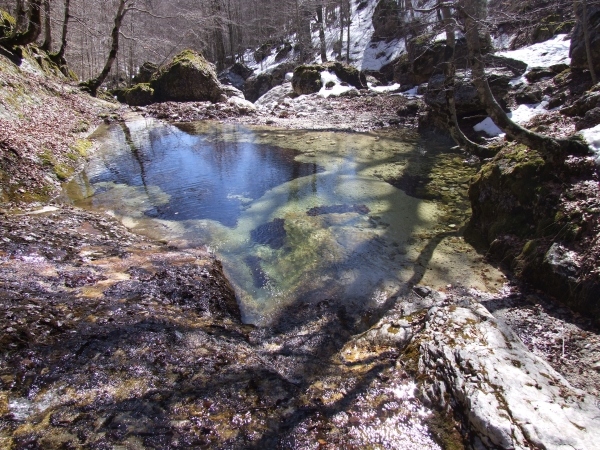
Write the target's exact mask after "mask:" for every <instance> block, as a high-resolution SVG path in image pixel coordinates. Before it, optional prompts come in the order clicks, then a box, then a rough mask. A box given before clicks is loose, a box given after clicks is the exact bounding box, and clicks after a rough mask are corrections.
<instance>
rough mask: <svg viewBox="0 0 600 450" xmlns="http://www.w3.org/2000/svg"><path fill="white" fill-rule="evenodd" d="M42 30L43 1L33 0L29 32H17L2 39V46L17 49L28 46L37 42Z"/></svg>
mask: <svg viewBox="0 0 600 450" xmlns="http://www.w3.org/2000/svg"><path fill="white" fill-rule="evenodd" d="M41 29H42V0H31V6H30V11H29V25H28V26H27V30H25V31H23V32H17V33H16V34H14V35H12V36H7V37H3V38H0V45H2V46H4V47H15V46H17V45H28V44H31V43H33V42H35V41H36V39H37V38H38V37H39V35H40V31H41Z"/></svg>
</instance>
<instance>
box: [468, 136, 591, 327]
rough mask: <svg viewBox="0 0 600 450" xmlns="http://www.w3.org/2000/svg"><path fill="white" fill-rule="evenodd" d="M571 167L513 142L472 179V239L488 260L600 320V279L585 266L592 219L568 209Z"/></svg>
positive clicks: (470, 196)
mask: <svg viewBox="0 0 600 450" xmlns="http://www.w3.org/2000/svg"><path fill="white" fill-rule="evenodd" d="M564 170H566V168H561V167H560V166H559V167H557V166H556V165H555V164H553V163H551V162H549V161H546V160H545V159H544V158H543V157H542V155H541V154H540V153H538V152H537V151H535V150H532V149H530V148H527V147H525V146H523V145H521V144H516V143H509V144H506V145H505V146H504V148H503V149H502V150H501V151H500V152H499V153H498V154H497V155H496V156H495V157H494V158H493V159H492V160H491V161H490V162H488V163H487V164H485V165H484V166H483V167H482V168H481V170H480V171H479V173H478V174H477V175H476V176H475V177H473V179H472V181H471V185H470V188H469V199H470V200H471V208H472V217H471V221H470V223H469V232H468V233H467V237H468V238H470V239H471V240H476V239H481V238H483V241H484V242H483V243H484V244H485V245H487V246H489V252H488V255H489V256H491V257H493V258H495V259H497V260H498V261H500V262H502V263H503V264H504V265H505V266H507V267H509V268H510V269H511V270H512V271H513V272H514V273H515V274H516V275H517V276H518V277H520V278H521V279H523V280H525V281H528V282H530V283H532V284H534V285H535V286H537V287H538V288H540V289H542V290H544V291H545V292H547V293H548V294H550V295H553V296H555V297H556V298H557V299H558V300H559V301H561V302H563V303H565V304H568V305H569V306H571V307H573V308H575V309H576V310H578V311H581V312H585V313H591V314H592V316H593V317H595V318H596V320H600V276H599V275H598V274H597V273H595V272H594V271H590V270H589V268H588V269H586V267H585V263H584V261H585V258H584V257H583V256H582V254H583V253H582V248H583V246H582V244H581V242H582V241H581V239H582V234H584V231H585V230H588V229H591V227H592V224H591V222H590V219H586V217H585V215H583V214H579V213H577V212H576V211H575V212H573V211H571V212H569V211H570V210H568V209H567V210H565V209H564V208H563V206H561V205H562V202H563V201H564V196H565V195H569V194H565V187H566V186H565V184H564V181H563V180H564V179H568V178H569V175H568V173H563V171H564Z"/></svg>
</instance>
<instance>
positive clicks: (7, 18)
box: [0, 9, 17, 37]
mask: <svg viewBox="0 0 600 450" xmlns="http://www.w3.org/2000/svg"><path fill="white" fill-rule="evenodd" d="M16 24H17V21H16V20H15V18H14V17H13V16H11V15H10V14H9V13H8V12H6V11H4V10H3V9H0V37H2V36H8V35H10V34H11V33H12V31H13V30H14V27H15V26H16Z"/></svg>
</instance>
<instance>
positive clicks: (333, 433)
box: [0, 207, 600, 449]
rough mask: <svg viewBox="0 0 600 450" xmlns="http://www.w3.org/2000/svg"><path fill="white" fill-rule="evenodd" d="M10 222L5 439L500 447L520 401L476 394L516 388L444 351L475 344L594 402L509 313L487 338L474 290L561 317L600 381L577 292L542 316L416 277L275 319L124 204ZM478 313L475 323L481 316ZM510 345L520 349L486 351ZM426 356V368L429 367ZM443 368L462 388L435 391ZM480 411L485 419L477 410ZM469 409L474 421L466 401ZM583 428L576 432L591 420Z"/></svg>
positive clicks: (0, 406)
mask: <svg viewBox="0 0 600 450" xmlns="http://www.w3.org/2000/svg"><path fill="white" fill-rule="evenodd" d="M2 223H3V225H4V226H3V227H2V229H1V230H0V233H1V235H0V280H1V282H0V308H1V310H2V314H1V315H0V326H1V327H2V330H3V334H2V347H3V348H4V349H6V350H5V351H4V352H3V353H2V355H1V356H0V357H1V365H0V367H1V369H0V380H1V384H0V414H1V416H0V424H1V427H0V443H1V444H2V446H3V447H5V448H11V447H13V448H29V447H34V448H39V447H41V448H48V449H53V448H68V447H82V448H98V449H101V448H107V447H109V448H110V447H113V446H137V447H141V448H189V447H194V446H196V447H219V448H223V447H230V448H261V449H262V448H299V449H304V448H312V447H323V448H365V446H371V445H375V446H380V447H382V448H415V449H421V448H432V449H437V448H447V447H448V446H450V445H454V446H458V448H461V447H462V446H463V445H468V444H469V443H471V442H483V443H484V444H487V447H488V448H493V447H494V445H495V443H497V442H501V443H504V440H503V439H508V438H506V436H505V434H503V433H504V432H503V431H502V430H504V428H502V427H503V425H502V424H505V423H508V422H507V420H508V421H509V422H510V420H513V419H510V420H509V419H506V417H505V416H504V415H503V414H504V413H503V411H504V409H503V408H504V406H503V404H501V405H500V406H498V404H497V403H495V402H480V403H477V405H479V406H481V408H480V409H478V408H473V407H472V405H473V404H474V403H469V402H471V400H470V399H475V400H476V399H478V398H484V397H485V396H486V395H487V396H488V397H489V394H490V392H494V393H498V392H499V393H500V394H498V395H505V394H504V393H503V391H501V390H499V389H498V388H497V386H496V384H495V383H497V382H498V380H497V379H495V378H494V379H492V378H485V377H490V376H492V375H490V374H491V373H492V370H491V369H490V367H488V366H486V367H488V368H487V369H486V370H485V371H483V370H482V371H481V372H482V374H483V375H482V376H483V377H484V381H485V380H487V381H485V383H487V384H485V383H483V382H481V383H480V382H477V383H475V382H471V381H469V380H470V378H469V377H473V376H475V377H478V375H477V371H476V370H475V368H474V367H475V366H473V367H471V366H467V367H469V370H470V371H471V372H473V373H471V372H469V374H468V377H467V378H465V377H466V375H464V373H463V372H464V370H465V369H464V367H463V366H464V364H463V365H460V364H458V363H457V362H456V361H457V360H455V359H452V358H450V359H448V360H445V359H444V358H445V356H443V355H454V354H455V353H456V352H458V351H459V349H460V348H461V345H463V344H464V345H465V346H467V347H469V348H476V349H479V350H477V352H475V354H474V356H473V355H472V356H473V357H477V358H478V359H477V361H479V362H480V363H481V364H484V363H485V364H488V363H489V364H492V362H490V361H492V360H493V362H494V364H493V370H495V371H496V372H495V373H501V371H502V370H508V369H510V370H514V371H516V372H515V373H514V374H513V373H511V374H512V375H514V376H517V374H520V375H518V376H522V377H530V378H531V377H534V375H531V370H530V368H529V366H528V364H529V363H528V362H527V361H529V360H531V361H533V362H531V364H532V367H538V366H539V365H541V367H544V368H545V369H544V370H546V369H547V372H544V373H548V374H550V378H546V377H544V376H541V378H540V377H537V378H535V381H536V382H537V383H538V384H537V385H534V386H533V387H531V386H529V385H527V384H524V385H523V386H525V387H524V389H535V391H536V392H537V391H539V389H542V390H543V392H550V393H552V395H553V396H558V395H559V394H557V392H560V393H565V392H566V393H567V394H568V395H569V396H568V397H567V398H566V399H565V398H563V397H560V396H558V397H557V398H555V400H556V402H557V404H562V403H564V404H565V405H564V406H565V407H567V408H571V410H572V411H576V412H577V414H579V415H578V416H577V418H575V419H571V420H575V421H576V424H577V425H580V426H581V427H588V425H589V424H588V423H587V422H585V420H584V419H582V418H581V417H584V416H581V414H583V413H582V412H581V411H583V410H585V411H587V409H586V408H588V406H589V403H588V400H587V399H588V397H585V396H584V395H583V393H582V392H581V391H578V390H574V389H573V388H571V387H570V386H569V385H568V384H566V382H564V380H562V378H561V377H560V375H558V374H556V373H555V372H553V371H552V369H551V368H549V367H547V365H545V363H541V362H540V361H539V360H535V358H534V357H532V356H531V355H529V354H528V353H527V352H526V351H525V349H522V344H521V343H520V342H519V341H518V339H517V338H516V337H514V336H513V335H511V334H510V333H509V332H508V331H506V335H507V336H508V337H507V341H503V342H508V344H507V343H498V342H496V341H493V342H492V341H490V340H488V341H485V340H484V339H483V338H482V336H484V335H485V336H489V333H491V332H492V331H494V330H495V328H494V325H490V323H494V319H492V318H491V316H490V315H489V313H487V312H486V311H485V310H484V309H483V307H482V306H481V305H480V304H478V302H481V303H482V304H485V305H486V306H488V308H490V309H491V310H493V311H494V313H495V314H496V315H497V316H498V317H501V318H503V320H505V321H506V322H509V323H510V325H511V326H512V327H513V328H514V329H516V330H518V331H517V333H518V334H519V336H521V337H530V338H531V337H533V335H534V334H533V333H532V330H537V329H538V328H537V327H539V326H544V327H545V326H546V324H548V323H550V324H552V327H553V328H552V329H557V328H563V329H565V330H568V332H567V333H565V334H563V335H562V338H563V339H566V349H567V355H568V357H567V358H566V359H565V358H558V360H556V361H553V362H555V363H557V365H556V368H557V369H558V370H560V371H561V372H562V373H563V374H564V375H565V376H567V378H568V379H569V380H571V381H572V382H574V383H575V384H576V385H577V386H579V385H582V384H584V385H585V384H586V381H585V380H588V381H587V386H586V387H587V390H588V392H592V393H593V392H597V389H598V387H599V386H600V383H599V378H600V376H599V375H598V374H596V375H595V377H596V378H590V376H589V375H590V374H591V373H594V374H595V373H596V372H595V370H596V369H594V367H595V366H594V364H595V363H597V361H596V360H595V359H594V358H596V359H598V358H597V357H598V350H600V341H599V340H598V334H597V332H596V331H594V329H593V328H591V327H588V328H585V327H583V325H582V323H578V322H577V320H576V318H575V317H574V316H572V315H571V316H569V314H567V313H566V310H565V311H563V313H561V314H558V315H555V314H552V313H551V309H543V313H542V315H541V317H539V315H538V314H537V313H535V311H536V308H539V306H536V305H545V304H544V303H542V301H541V300H540V301H539V302H537V303H536V304H535V305H532V304H531V296H524V295H522V294H521V293H519V292H518V291H514V292H511V293H508V294H507V295H498V296H490V295H486V294H478V293H476V292H466V291H465V290H461V289H455V288H452V289H449V290H447V292H445V293H441V292H436V291H433V290H432V289H430V288H428V287H426V286H416V287H415V290H414V291H406V292H399V293H398V294H397V295H395V296H392V297H390V298H387V299H382V301H381V302H378V303H377V306H373V307H370V308H369V309H364V308H363V309H361V308H355V309H349V308H348V306H347V305H345V302H343V301H339V300H340V299H339V298H338V297H336V293H335V292H332V293H331V297H330V299H329V300H319V301H318V302H315V301H314V300H311V296H310V295H307V296H306V300H305V301H299V302H298V303H297V304H295V305H291V307H290V308H288V309H286V310H285V312H283V313H282V314H281V316H280V317H277V318H275V319H274V320H273V322H272V325H271V326H268V327H254V326H249V325H244V324H243V323H241V321H240V318H239V311H238V309H237V304H236V303H235V297H234V295H233V292H232V290H231V287H230V286H229V284H228V282H227V281H226V279H225V277H224V275H223V273H222V271H221V268H220V265H219V263H218V262H216V261H215V260H214V257H213V256H212V255H211V254H210V253H208V252H207V251H206V250H203V249H198V248H176V247H175V246H174V244H173V245H168V244H157V243H154V242H150V241H148V240H146V239H144V238H141V237H139V236H135V235H132V234H131V233H129V232H128V231H127V230H126V229H125V228H123V227H122V226H121V225H119V224H117V223H116V222H115V221H114V220H113V218H111V217H110V216H106V215H99V214H92V213H87V212H82V211H80V210H77V209H73V208H66V207H56V208H55V207H50V208H48V207H47V208H45V209H44V210H42V211H41V212H40V213H38V211H35V210H29V211H4V212H3V213H2ZM34 230H35V231H34ZM258 267H260V261H258ZM257 276H259V274H258V273H257ZM263 282H268V280H263ZM319 298H322V296H320V297H319ZM536 298H537V297H536ZM344 305H345V306H344ZM542 308H549V307H547V306H542ZM440 311H441V313H440V314H441V315H440V314H439V312H440ZM457 311H458V312H460V311H462V313H460V314H459V313H458V312H457ZM456 314H458V316H456ZM538 318H539V319H540V320H537V319H538ZM463 319H464V320H463ZM460 320H463V322H464V321H465V320H466V322H465V323H462V322H460ZM459 322H460V323H459ZM488 322H489V323H488ZM588 325H589V324H588ZM487 326H491V327H492V328H491V329H490V330H487V329H486V330H487V331H486V330H483V331H482V330H480V329H479V328H477V327H487ZM473 327H475V328H477V330H479V331H473V333H471V331H470V330H471V328H473ZM498 327H499V328H498V329H501V330H503V329H502V328H501V327H500V326H498ZM494 332H496V331H494ZM547 332H549V331H546V333H547ZM567 336H569V337H567ZM557 339H559V340H560V339H561V337H560V335H558V337H556V336H555V337H554V340H551V339H550V336H539V339H538V340H537V341H536V342H531V340H530V341H526V344H528V345H529V346H530V347H529V348H531V349H533V351H534V352H535V351H537V349H544V348H545V347H543V346H542V343H543V342H545V343H546V344H548V345H547V347H548V348H550V347H551V348H554V347H555V346H556V342H557ZM550 343H553V344H550ZM501 344H502V345H503V346H504V347H502V345H501ZM436 346H438V347H439V348H438V347H436ZM498 346H500V347H498ZM497 348H500V350H502V349H505V350H502V351H506V352H513V353H514V355H513V357H512V358H510V359H508V360H502V361H500V360H498V361H496V360H495V359H493V358H492V356H490V358H491V359H489V361H488V356H489V355H497V354H498V352H499V351H500V350H496V349H497ZM575 348H578V349H579V352H576V351H574V349H575ZM415 349H417V351H415ZM455 349H456V351H455ZM515 349H516V350H515ZM519 349H521V350H519ZM440 351H441V353H440V355H442V360H440V358H439V355H438V353H439V352H440ZM484 351H485V352H487V353H486V354H485V355H487V356H481V355H482V353H481V352H484ZM460 352H462V350H460ZM460 352H459V353H460ZM463 353H464V352H462V353H460V354H461V355H463ZM488 353H489V355H488ZM434 354H435V355H437V356H436V357H435V358H434V357H433V356H432V355H434ZM542 354H543V355H544V356H546V357H549V358H550V359H551V360H552V358H553V354H551V353H550V354H549V353H542ZM511 355H512V353H511ZM554 355H556V353H554ZM463 356H464V359H463V360H465V361H466V360H467V359H468V358H467V356H468V354H466V353H465V354H464V355H463ZM517 358H522V359H523V361H524V362H522V363H520V364H522V366H519V364H517V363H515V362H514V361H515V360H517ZM528 358H529V359H528ZM532 358H533V359H532ZM419 361H422V362H421V363H419ZM440 361H442V362H440ZM500 362H502V364H504V366H501V365H500ZM582 362H584V364H582ZM439 364H442V365H441V366H439ZM438 366H439V367H438ZM443 367H445V369H444V370H442V371H440V370H439V369H440V368H443ZM507 367H508V369H507ZM525 367H527V368H528V369H527V370H529V372H530V373H526V371H525ZM582 367H583V368H584V371H583V372H579V370H581V368H582ZM576 368H577V369H576ZM418 373H421V374H422V375H423V377H424V378H420V379H421V380H425V382H424V383H423V384H420V383H417V382H415V376H417V375H418ZM452 374H455V375H456V376H455V375H452ZM458 375H460V376H461V377H462V378H460V377H459V376H458ZM461 379H465V380H466V381H465V384H464V385H463V384H460V383H458V381H459V380H461ZM478 379H479V378H478ZM532 379H533V378H532ZM431 380H435V383H436V384H435V386H437V387H433V388H432V387H431V386H432V385H431V384H430V383H429V382H430V381H431ZM490 380H491V381H490ZM589 380H593V381H592V382H593V384H592V383H590V381H589ZM444 383H447V384H444ZM482 383H483V384H482ZM442 384H443V385H444V386H446V387H445V388H441V389H445V390H444V391H443V392H447V393H449V394H451V395H452V399H451V400H449V399H448V397H447V396H444V395H441V396H440V397H439V398H438V397H436V393H438V394H439V392H442V391H437V390H436V389H440V386H442ZM432 389H433V390H432ZM461 389H462V390H461ZM486 389H487V390H486ZM547 390H548V391H547ZM494 395H496V394H494ZM506 395H508V394H506ZM510 395H512V396H513V397H514V396H517V397H518V396H519V395H520V394H519V392H518V391H514V392H513V391H511V394H510ZM482 396H483V397H482ZM488 397H485V399H488ZM513 397H511V398H510V399H508V400H507V401H508V405H509V407H511V403H510V401H512V400H511V399H512V398H513ZM552 398H554V397H552ZM440 399H443V400H440ZM581 399H584V400H585V401H584V402H583V404H582V405H583V406H581V405H580V403H581ZM475 400H473V402H475ZM540 401H541V400H540ZM561 402H562V403H561ZM490 405H491V406H490ZM577 405H579V406H577ZM490 408H492V409H491V410H490ZM494 408H495V409H494ZM578 408H579V409H578ZM580 410H581V411H580ZM469 411H474V412H473V413H469ZM488 411H491V412H490V413H489V414H488ZM545 411H546V410H545V409H543V408H540V410H539V411H538V412H536V413H535V414H536V415H537V416H536V417H537V418H539V420H540V421H542V422H539V421H538V419H536V422H535V427H538V428H539V423H546V422H543V420H550V419H548V418H547V417H546V416H545ZM552 411H553V412H556V411H554V410H552ZM585 411H584V412H585ZM480 413H481V417H483V418H484V419H485V420H487V421H488V422H485V421H483V422H482V421H478V420H479V419H478V417H480V416H479V415H478V414H480ZM492 413H493V414H497V415H496V416H494V415H493V414H492ZM469 414H471V415H469ZM463 416H464V417H466V418H467V419H465V421H464V422H463V424H462V425H460V421H458V422H457V421H456V418H460V417H463ZM482 420H483V419H482ZM528 420H529V422H531V420H530V419H528ZM486 423H487V424H491V425H490V426H486ZM498 424H499V425H498ZM507 426H508V425H507ZM515 426H516V428H515V429H519V430H525V431H523V432H522V435H523V436H525V438H524V439H525V440H523V441H522V442H525V443H535V441H534V440H533V439H534V438H532V437H531V436H538V438H539V440H540V441H541V442H548V441H546V440H545V439H546V435H544V434H543V432H544V431H543V430H542V431H540V430H539V429H538V428H535V427H534V428H533V430H534V431H535V433H536V434H535V435H534V434H533V431H531V430H530V429H529V428H527V427H525V426H522V424H520V423H519V424H517V425H515ZM571 428H573V430H571ZM571 428H570V429H569V430H571V431H569V433H570V434H569V435H568V436H567V434H565V436H567V437H569V439H570V438H571V436H579V435H581V433H583V432H582V431H576V430H577V426H575V425H573V427H571ZM511 429H512V428H511ZM498 430H500V431H498ZM574 430H575V431H574ZM587 430H588V431H587V432H586V433H587V434H589V436H590V439H591V438H592V437H593V436H594V434H593V431H589V429H587ZM496 431H498V432H497V433H496ZM526 433H529V434H526ZM584 434H585V433H584ZM511 436H512V435H511ZM515 436H517V437H518V436H521V435H519V434H518V433H517V434H515ZM478 439H479V440H478ZM486 439H487V440H486ZM499 439H500V440H499ZM511 439H512V438H511ZM515 439H516V438H515ZM573 439H575V437H574V438H573ZM507 442H508V441H507ZM515 442H516V443H519V442H521V441H515ZM569 442H576V441H569ZM502 445H503V444H502Z"/></svg>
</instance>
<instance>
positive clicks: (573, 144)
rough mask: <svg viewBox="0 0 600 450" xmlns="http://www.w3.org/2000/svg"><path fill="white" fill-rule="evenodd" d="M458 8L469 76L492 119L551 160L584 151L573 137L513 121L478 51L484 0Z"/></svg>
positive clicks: (465, 2) (463, 3) (466, 2)
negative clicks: (496, 95) (534, 129)
mask: <svg viewBox="0 0 600 450" xmlns="http://www.w3.org/2000/svg"><path fill="white" fill-rule="evenodd" d="M459 11H460V16H461V19H462V23H463V24H464V28H465V37H466V41H467V47H468V50H469V60H470V63H471V76H472V81H473V84H474V85H475V87H476V88H477V93H478V95H479V99H480V100H481V103H482V104H483V105H484V106H485V108H486V111H487V113H488V114H489V116H490V117H491V118H492V120H493V121H494V123H495V124H496V125H498V127H500V128H501V129H502V130H503V131H504V132H505V133H506V135H507V136H508V137H509V138H511V139H514V140H516V141H517V142H519V143H521V144H523V145H526V146H528V147H531V148H532V149H535V150H538V151H540V152H541V153H542V154H543V156H544V158H545V159H547V160H549V161H551V162H559V161H561V160H562V159H563V158H564V157H565V155H566V154H567V153H581V154H586V153H588V152H589V148H588V146H587V145H586V144H584V143H583V142H581V141H580V140H577V139H554V138H551V137H549V136H544V135H542V134H539V133H534V132H532V131H530V130H527V129H526V128H523V127H522V126H520V125H518V124H516V123H515V122H513V121H512V120H511V119H510V118H509V117H508V115H507V114H506V112H504V110H503V109H502V107H501V106H500V105H499V104H498V102H497V101H496V99H495V98H494V94H493V93H492V90H491V89H490V85H489V84H488V81H487V77H486V75H485V65H484V63H483V57H482V52H481V43H480V32H479V31H480V23H481V22H482V21H483V20H485V13H486V7H485V0H462V1H461V2H460V3H459Z"/></svg>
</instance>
